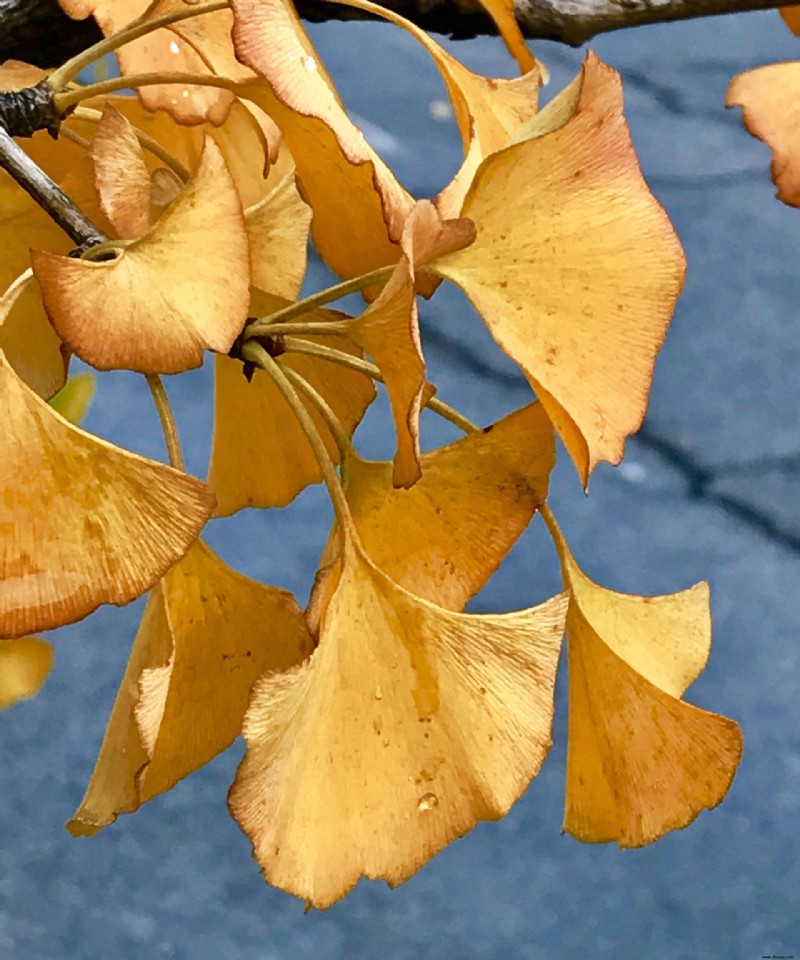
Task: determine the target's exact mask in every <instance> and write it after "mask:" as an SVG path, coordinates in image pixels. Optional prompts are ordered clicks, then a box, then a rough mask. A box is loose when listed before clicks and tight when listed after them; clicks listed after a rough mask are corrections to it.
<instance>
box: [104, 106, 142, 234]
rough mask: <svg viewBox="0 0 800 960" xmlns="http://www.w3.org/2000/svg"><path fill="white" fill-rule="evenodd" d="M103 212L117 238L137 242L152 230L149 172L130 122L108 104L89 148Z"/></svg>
mask: <svg viewBox="0 0 800 960" xmlns="http://www.w3.org/2000/svg"><path fill="white" fill-rule="evenodd" d="M89 152H90V154H91V157H92V160H93V161H94V176H95V184H96V186H97V192H98V194H99V196H100V205H101V207H102V209H103V213H104V214H105V215H106V216H107V217H108V219H109V221H110V222H111V223H112V224H113V225H114V229H115V231H116V234H117V236H118V237H123V238H125V239H129V240H134V239H136V238H137V237H140V236H142V234H144V233H146V232H147V230H148V229H149V227H150V171H149V170H148V167H147V163H146V160H145V156H144V151H143V150H142V147H141V146H140V144H139V141H138V139H137V138H136V133H135V131H134V129H133V125H132V124H131V122H130V121H129V120H128V119H127V118H126V117H125V116H124V115H123V114H121V113H120V112H119V111H118V110H117V109H116V108H115V107H114V105H113V104H111V103H107V104H106V105H105V108H104V110H103V117H102V119H101V120H100V123H99V124H98V125H97V131H96V132H95V136H94V140H93V141H92V146H91V149H90V151H89Z"/></svg>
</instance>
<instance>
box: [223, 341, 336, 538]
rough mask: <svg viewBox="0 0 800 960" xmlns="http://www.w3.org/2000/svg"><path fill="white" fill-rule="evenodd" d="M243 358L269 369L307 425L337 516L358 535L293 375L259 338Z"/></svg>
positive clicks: (246, 348)
mask: <svg viewBox="0 0 800 960" xmlns="http://www.w3.org/2000/svg"><path fill="white" fill-rule="evenodd" d="M242 357H243V358H244V359H245V360H249V361H250V363H254V364H256V366H258V367H261V369H262V370H266V372H267V373H268V374H269V375H270V376H271V377H272V379H273V381H274V383H275V386H276V387H277V388H278V390H279V391H280V392H281V394H282V396H283V398H284V400H285V401H286V402H287V403H288V404H289V406H290V407H291V409H292V412H293V413H294V415H295V416H296V417H297V419H298V421H299V422H300V426H301V427H302V428H303V432H304V433H305V435H306V437H307V438H308V442H309V445H310V446H311V449H312V451H313V453H314V456H315V458H316V460H317V463H318V464H319V468H320V470H321V472H322V478H323V480H324V481H325V486H326V487H327V488H328V493H329V495H330V498H331V502H332V503H333V509H334V512H335V513H336V519H337V520H338V521H339V526H340V528H341V529H342V530H346V531H348V532H349V533H350V534H352V535H355V526H354V524H353V518H352V517H351V515H350V508H349V507H348V506H347V500H346V498H345V495H344V489H343V488H342V484H341V481H340V480H339V477H338V476H337V474H336V468H335V467H334V465H333V462H332V460H331V458H330V457H329V456H328V451H327V449H326V448H325V443H324V441H323V439H322V437H321V436H320V434H319V431H318V430H317V428H316V426H315V425H314V421H313V420H312V419H311V414H310V413H309V412H308V410H307V409H306V407H305V405H304V404H303V402H302V401H301V400H300V398H299V397H298V396H297V393H296V391H295V389H294V387H293V386H292V384H291V383H290V382H289V378H288V377H287V376H286V374H285V373H284V371H283V370H282V369H281V366H280V364H278V362H277V361H276V360H273V358H272V357H271V356H270V355H269V354H268V353H267V351H266V350H265V349H264V348H263V347H262V346H261V344H259V343H256V342H255V341H252V340H251V341H249V342H246V343H245V344H244V346H243V347H242Z"/></svg>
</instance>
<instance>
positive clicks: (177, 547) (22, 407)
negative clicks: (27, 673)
mask: <svg viewBox="0 0 800 960" xmlns="http://www.w3.org/2000/svg"><path fill="white" fill-rule="evenodd" d="M0 424H2V437H3V444H2V446H3V456H2V458H0V636H3V637H18V636H22V635H23V634H26V633H32V632H35V631H37V630H48V629H50V628H52V627H57V626H61V625H63V624H65V623H72V622H73V621H75V620H80V619H81V618H82V617H85V616H87V614H89V613H91V612H92V611H93V610H94V609H96V608H97V607H98V606H100V604H103V603H115V604H118V605H121V604H125V603H128V602H129V601H130V600H133V599H134V598H135V597H138V596H140V595H141V594H142V593H144V591H145V590H147V589H148V587H150V586H152V584H153V583H154V582H155V581H156V580H158V579H159V577H161V576H163V574H164V573H165V572H166V571H167V570H168V569H169V567H171V566H172V564H173V563H175V562H176V561H177V560H179V559H180V558H181V557H182V556H183V554H184V553H185V552H186V550H187V549H188V547H189V545H190V544H191V543H192V541H193V540H194V538H195V537H196V536H197V534H198V533H199V531H200V529H201V528H202V526H203V524H204V523H205V521H206V520H207V518H208V516H209V514H210V513H211V510H212V509H213V506H214V496H213V494H212V493H211V491H210V490H209V488H208V487H207V486H206V484H204V483H203V482H202V481H200V480H197V479H195V478H194V477H190V476H187V475H186V474H184V473H179V472H178V471H177V470H173V469H172V468H171V467H166V466H164V465H163V464H160V463H155V462H154V461H152V460H147V459H145V458H144V457H140V456H137V455H136V454H133V453H128V452H127V451H125V450H120V449H119V448H118V447H115V446H113V445H112V444H110V443H106V442H105V441H104V440H100V439H98V438H97V437H93V436H91V435H90V434H88V433H85V432H84V431H83V430H80V429H78V428H77V427H73V426H72V425H71V424H69V423H67V421H66V420H64V419H62V418H61V417H60V416H59V415H58V414H57V413H55V412H54V411H53V410H52V409H51V408H50V407H49V406H48V405H47V404H46V403H45V402H44V401H43V400H41V399H40V398H39V397H37V396H36V394H35V393H33V392H32V391H31V390H30V389H29V388H28V387H26V386H25V384H24V383H23V382H22V381H21V380H20V379H19V377H17V375H16V374H15V373H14V371H13V370H12V369H11V366H10V364H9V362H8V360H7V359H6V358H5V356H4V355H3V354H2V353H0Z"/></svg>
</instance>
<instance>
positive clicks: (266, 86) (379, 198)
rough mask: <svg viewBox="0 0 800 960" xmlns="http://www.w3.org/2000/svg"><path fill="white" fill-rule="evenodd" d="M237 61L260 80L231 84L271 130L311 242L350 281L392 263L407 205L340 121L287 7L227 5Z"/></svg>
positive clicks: (266, 2)
mask: <svg viewBox="0 0 800 960" xmlns="http://www.w3.org/2000/svg"><path fill="white" fill-rule="evenodd" d="M231 6H232V7H233V10H234V15H235V21H234V29H233V41H234V45H235V47H236V53H237V56H238V57H239V59H240V60H241V61H242V62H243V63H245V64H247V66H249V67H251V68H252V69H253V70H255V72H256V73H257V74H258V75H259V76H260V77H262V78H263V80H260V81H258V82H250V83H242V84H239V85H237V88H236V92H237V94H238V95H239V96H240V97H243V98H245V99H248V100H252V101H253V102H254V103H256V104H258V106H260V107H261V108H262V109H263V110H264V111H265V112H266V113H267V114H269V116H270V117H272V119H273V120H274V121H275V122H276V123H277V124H278V126H279V127H280V129H281V131H282V133H283V136H284V138H285V140H286V143H287V145H288V147H289V149H290V150H291V152H292V155H293V157H294V160H295V163H296V164H297V173H298V180H299V183H300V188H301V192H302V194H303V197H304V199H305V200H306V201H307V202H308V203H309V205H310V206H311V208H312V209H313V211H314V221H313V225H312V232H313V235H314V243H315V245H316V247H317V249H318V250H319V253H320V255H321V256H322V258H323V259H324V260H325V262H326V263H327V264H328V265H329V266H330V267H331V268H332V269H333V270H334V271H335V272H336V273H338V274H341V275H342V276H346V277H351V276H355V275H359V274H362V273H366V272H367V271H369V270H372V269H375V268H376V267H380V266H383V265H384V264H388V263H394V262H395V261H396V260H397V259H398V256H399V250H398V248H397V246H396V243H397V241H398V240H399V238H400V234H401V232H402V228H403V223H404V221H405V218H406V216H407V214H408V212H409V211H410V209H411V207H412V205H413V201H412V199H411V197H410V196H409V195H408V193H407V192H406V191H405V190H404V189H403V188H402V187H401V186H400V184H399V183H398V182H397V180H396V178H395V177H394V175H393V174H392V172H391V170H389V168H388V167H387V166H386V164H385V163H384V162H383V161H382V160H381V159H380V157H378V155H377V154H376V153H375V151H374V150H373V149H372V148H371V147H370V146H369V145H368V144H367V142H366V140H365V139H364V135H363V133H362V132H361V130H359V129H358V128H357V127H356V126H355V125H354V124H353V122H352V121H351V120H350V118H349V117H348V115H347V113H346V112H345V110H344V108H343V107H342V104H341V102H340V100H339V97H338V95H337V93H336V90H335V88H334V86H333V84H332V82H331V80H330V78H329V76H328V74H327V72H326V71H325V67H324V65H323V63H322V61H321V60H320V58H319V55H318V54H317V52H316V50H315V49H314V47H313V45H312V43H311V41H310V40H309V38H308V36H307V35H306V33H305V31H304V29H303V27H302V25H301V23H300V21H299V19H298V16H297V13H296V11H295V9H294V6H293V5H292V4H291V3H290V2H287V0H232V3H231Z"/></svg>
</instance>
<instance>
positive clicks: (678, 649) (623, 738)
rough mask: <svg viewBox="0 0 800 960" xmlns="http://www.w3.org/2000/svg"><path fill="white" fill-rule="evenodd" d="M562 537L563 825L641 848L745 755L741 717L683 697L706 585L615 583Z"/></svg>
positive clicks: (705, 612) (707, 637) (728, 778)
mask: <svg viewBox="0 0 800 960" xmlns="http://www.w3.org/2000/svg"><path fill="white" fill-rule="evenodd" d="M558 545H559V551H560V553H561V556H562V562H563V564H564V569H565V576H566V579H567V582H568V584H569V586H570V587H571V589H572V596H571V599H570V607H569V612H568V614H567V637H568V650H569V674H570V677H569V742H568V748H567V789H566V806H565V813H564V830H565V831H567V832H568V833H571V834H572V835H573V836H575V837H576V838H577V839H579V840H584V841H587V842H591V843H598V842H600V843H602V842H608V841H611V840H616V841H617V842H618V843H619V845H620V846H621V847H639V846H643V845H644V844H647V843H651V842H652V841H654V840H657V839H658V838H659V837H661V836H663V835H664V834H665V833H667V832H669V831H670V830H676V829H678V828H680V827H685V826H686V825H687V824H689V823H691V822H692V820H694V819H695V817H697V816H698V814H699V813H700V812H701V811H702V810H703V809H705V808H711V807H715V806H717V804H719V803H720V802H721V801H722V799H723V798H724V796H725V794H726V793H727V792H728V789H729V788H730V785H731V782H732V780H733V776H734V774H735V772H736V767H737V766H738V763H739V760H740V758H741V752H742V734H741V730H740V729H739V726H738V724H736V723H735V722H734V721H733V720H729V719H728V718H727V717H723V716H720V715H719V714H716V713H710V712H708V711H706V710H701V709H699V708H697V707H694V706H692V705H690V704H688V703H685V702H684V701H683V700H681V699H680V697H681V696H682V694H683V692H684V691H685V689H686V687H687V686H688V685H689V684H690V683H691V682H692V681H693V680H694V679H695V678H696V677H697V676H698V674H699V673H700V671H701V670H702V669H703V667H704V665H705V662H706V660H707V658H708V652H709V648H710V644H711V620H710V614H709V609H708V586H707V584H704V583H699V584H697V585H696V586H694V587H692V588H691V589H689V590H685V591H683V592H682V593H677V594H672V595H668V596H662V597H635V596H629V595H625V594H619V593H615V592H614V591H612V590H607V589H605V588H603V587H601V586H599V585H598V584H596V583H593V582H592V581H591V580H590V579H589V578H588V577H587V576H586V575H585V574H584V573H583V572H582V571H581V570H580V569H579V567H578V566H577V564H576V563H575V561H574V559H573V558H572V556H571V554H570V553H569V550H568V549H567V547H566V544H565V543H564V542H563V540H559V543H558Z"/></svg>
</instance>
